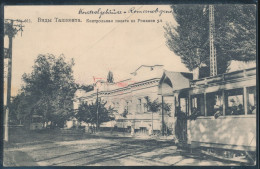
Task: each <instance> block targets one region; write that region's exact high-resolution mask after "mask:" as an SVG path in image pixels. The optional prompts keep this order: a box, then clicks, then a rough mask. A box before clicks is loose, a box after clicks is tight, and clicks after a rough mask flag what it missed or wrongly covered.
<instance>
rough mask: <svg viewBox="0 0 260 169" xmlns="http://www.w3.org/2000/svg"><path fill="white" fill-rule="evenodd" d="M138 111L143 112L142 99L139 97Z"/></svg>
mask: <svg viewBox="0 0 260 169" xmlns="http://www.w3.org/2000/svg"><path fill="white" fill-rule="evenodd" d="M137 112H138V113H141V112H142V99H138V103H137Z"/></svg>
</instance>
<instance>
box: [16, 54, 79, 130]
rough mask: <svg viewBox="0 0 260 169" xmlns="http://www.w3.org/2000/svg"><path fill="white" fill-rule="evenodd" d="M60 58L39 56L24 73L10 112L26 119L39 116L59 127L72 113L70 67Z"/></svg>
mask: <svg viewBox="0 0 260 169" xmlns="http://www.w3.org/2000/svg"><path fill="white" fill-rule="evenodd" d="M73 65H74V62H73V60H71V61H70V62H69V63H67V62H66V61H65V57H64V56H59V57H55V56H54V55H51V54H47V55H39V56H38V57H37V59H36V60H35V64H34V66H33V70H32V72H31V73H28V74H24V75H23V77H22V79H23V82H24V85H23V86H22V90H21V94H19V95H18V96H17V97H16V98H14V100H13V106H12V107H13V111H14V112H17V113H18V115H19V116H23V118H26V117H28V116H30V115H32V114H37V115H41V116H43V117H44V121H46V122H49V121H50V122H52V124H53V125H55V126H60V127H63V125H64V122H65V121H66V120H68V119H69V118H70V117H71V115H72V114H73V98H74V93H75V91H76V85H75V83H74V78H73V71H72V67H73Z"/></svg>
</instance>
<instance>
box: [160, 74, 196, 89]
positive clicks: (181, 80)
mask: <svg viewBox="0 0 260 169" xmlns="http://www.w3.org/2000/svg"><path fill="white" fill-rule="evenodd" d="M190 80H192V73H184V72H172V71H164V73H163V76H162V78H161V80H160V82H159V88H160V89H161V88H162V84H163V83H166V84H168V85H169V86H170V87H171V88H172V91H175V90H180V89H184V88H188V87H190V83H189V82H190Z"/></svg>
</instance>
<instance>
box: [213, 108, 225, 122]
mask: <svg viewBox="0 0 260 169" xmlns="http://www.w3.org/2000/svg"><path fill="white" fill-rule="evenodd" d="M214 110H215V113H214V117H215V119H217V118H218V117H219V116H222V115H223V108H222V106H219V105H214Z"/></svg>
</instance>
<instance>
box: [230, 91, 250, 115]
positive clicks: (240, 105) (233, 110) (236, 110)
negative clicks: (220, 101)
mask: <svg viewBox="0 0 260 169" xmlns="http://www.w3.org/2000/svg"><path fill="white" fill-rule="evenodd" d="M226 96H227V99H226V101H225V102H226V106H227V108H226V115H242V114H245V111H244V101H243V89H242V88H241V89H233V90H228V91H226Z"/></svg>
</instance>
